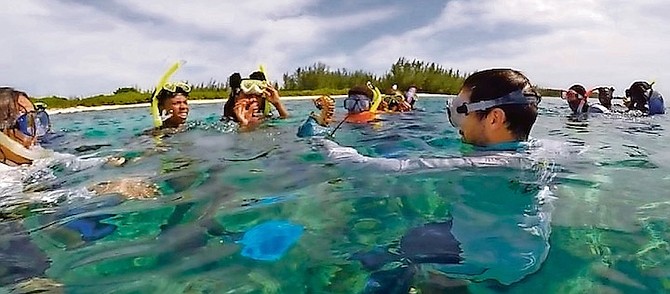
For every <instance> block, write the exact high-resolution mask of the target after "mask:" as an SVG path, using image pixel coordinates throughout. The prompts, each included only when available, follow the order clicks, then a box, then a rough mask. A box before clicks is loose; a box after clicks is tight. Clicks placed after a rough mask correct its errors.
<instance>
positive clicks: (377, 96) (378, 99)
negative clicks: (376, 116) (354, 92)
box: [367, 81, 382, 113]
mask: <svg viewBox="0 0 670 294" xmlns="http://www.w3.org/2000/svg"><path fill="white" fill-rule="evenodd" d="M367 85H368V88H370V90H372V94H373V95H372V105H371V106H370V112H372V113H374V112H377V108H379V104H381V103H382V92H381V91H379V88H377V87H376V86H373V85H372V83H371V82H370V81H368V84H367Z"/></svg>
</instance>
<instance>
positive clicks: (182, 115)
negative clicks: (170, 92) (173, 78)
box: [165, 93, 190, 123]
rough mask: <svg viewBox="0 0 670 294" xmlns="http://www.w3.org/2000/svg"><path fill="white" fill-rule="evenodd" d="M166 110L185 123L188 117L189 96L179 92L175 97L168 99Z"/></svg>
mask: <svg viewBox="0 0 670 294" xmlns="http://www.w3.org/2000/svg"><path fill="white" fill-rule="evenodd" d="M165 102H166V105H165V110H167V111H168V112H169V113H171V114H172V117H173V118H175V119H176V120H178V121H179V122H180V123H183V122H185V121H186V119H187V118H188V112H189V110H190V109H189V107H188V98H187V97H186V96H184V94H181V93H177V94H176V95H175V96H174V97H172V98H170V99H167V100H166V101H165Z"/></svg>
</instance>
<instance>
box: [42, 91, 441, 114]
mask: <svg viewBox="0 0 670 294" xmlns="http://www.w3.org/2000/svg"><path fill="white" fill-rule="evenodd" d="M419 95H426V96H429V97H425V98H428V99H430V98H443V97H447V96H452V95H446V94H428V93H419ZM319 97H321V95H313V96H288V97H282V98H281V99H282V100H283V101H294V100H312V99H316V98H319ZM330 97H332V98H333V99H338V98H345V97H347V95H331V96H330ZM419 98H420V99H421V96H419ZM226 100H228V99H198V100H189V101H188V104H192V105H193V104H212V103H222V104H223V103H225V102H226ZM149 106H151V103H136V104H122V105H99V106H75V107H68V108H51V109H50V108H47V113H49V114H61V113H76V112H88V111H102V110H115V109H124V108H139V107H149Z"/></svg>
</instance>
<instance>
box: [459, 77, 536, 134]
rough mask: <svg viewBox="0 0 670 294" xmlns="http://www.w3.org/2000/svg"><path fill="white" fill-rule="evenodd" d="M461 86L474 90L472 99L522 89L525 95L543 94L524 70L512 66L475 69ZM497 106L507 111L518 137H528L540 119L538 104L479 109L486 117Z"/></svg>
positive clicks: (491, 96) (509, 128)
mask: <svg viewBox="0 0 670 294" xmlns="http://www.w3.org/2000/svg"><path fill="white" fill-rule="evenodd" d="M461 89H468V90H470V91H471V94H470V102H471V103H475V102H480V101H487V100H493V99H496V98H499V97H502V96H505V95H507V94H509V93H512V92H514V91H518V90H522V91H523V93H524V95H531V96H535V97H536V98H538V99H539V98H540V97H541V96H540V94H539V93H538V92H537V91H536V90H535V89H534V88H533V86H532V85H531V83H530V80H528V78H527V77H526V76H524V75H523V74H522V73H521V72H519V71H517V70H513V69H506V68H496V69H487V70H483V71H479V72H476V73H473V74H472V75H470V76H468V77H467V78H466V79H465V81H464V82H463V87H461ZM494 108H500V109H502V110H503V111H504V112H505V117H506V119H507V121H506V125H507V129H508V130H509V131H510V132H512V134H513V135H514V136H515V137H516V139H517V140H527V139H528V135H529V134H530V130H531V129H532V128H533V124H535V120H536V119H537V104H536V103H533V104H525V105H522V104H510V105H499V106H496V107H493V108H490V109H487V110H482V111H477V112H476V114H477V115H478V117H479V119H483V118H484V117H486V115H488V114H489V113H490V112H491V110H493V109H494Z"/></svg>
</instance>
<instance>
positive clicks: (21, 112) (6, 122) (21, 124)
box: [0, 87, 48, 164]
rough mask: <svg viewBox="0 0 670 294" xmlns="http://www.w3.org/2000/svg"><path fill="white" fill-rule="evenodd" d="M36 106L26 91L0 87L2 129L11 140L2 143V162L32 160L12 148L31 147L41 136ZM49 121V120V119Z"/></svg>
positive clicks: (25, 161) (0, 157)
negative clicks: (36, 116)
mask: <svg viewBox="0 0 670 294" xmlns="http://www.w3.org/2000/svg"><path fill="white" fill-rule="evenodd" d="M35 112H36V109H35V106H34V105H33V103H32V102H31V101H30V99H28V95H27V94H26V93H24V92H21V91H17V90H14V89H13V88H10V87H1V88H0V131H1V132H2V133H3V136H4V137H5V138H7V139H8V140H12V141H14V142H16V143H19V144H20V145H17V144H11V145H12V146H10V144H8V143H12V142H11V141H9V142H2V141H0V142H2V143H0V162H4V163H5V164H24V163H30V162H31V161H30V160H29V159H27V158H24V157H21V156H20V155H18V154H17V152H15V151H12V150H13V149H12V148H21V147H23V148H26V149H27V148H30V147H32V146H33V145H35V144H36V142H37V137H38V136H39V130H37V128H38V127H39V122H38V119H39V118H38V119H37V120H36V118H35V116H34V115H35ZM47 123H48V121H47ZM31 130H32V131H31Z"/></svg>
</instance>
